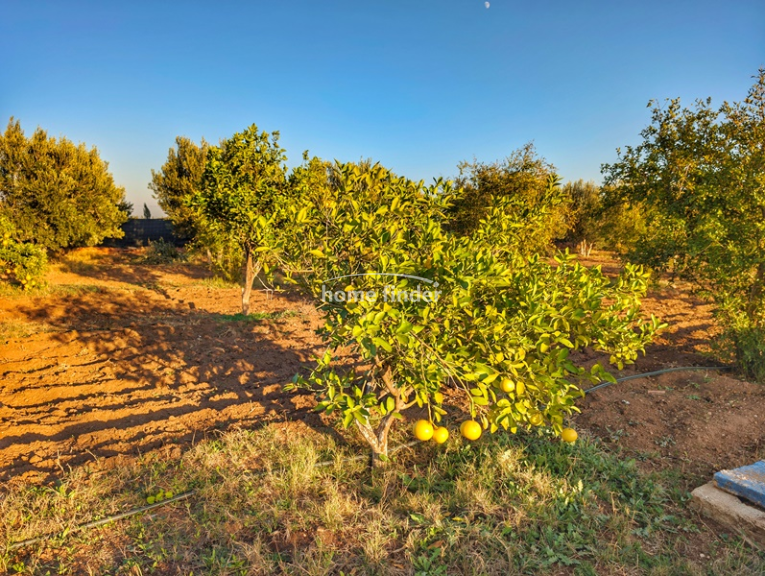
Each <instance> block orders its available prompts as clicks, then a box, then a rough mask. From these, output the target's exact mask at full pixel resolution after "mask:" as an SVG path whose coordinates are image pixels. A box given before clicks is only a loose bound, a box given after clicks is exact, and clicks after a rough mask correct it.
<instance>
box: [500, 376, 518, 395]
mask: <svg viewBox="0 0 765 576" xmlns="http://www.w3.org/2000/svg"><path fill="white" fill-rule="evenodd" d="M499 388H500V390H502V392H504V393H505V394H509V393H510V392H512V391H513V390H515V383H514V382H513V381H512V380H510V378H502V382H500V383H499Z"/></svg>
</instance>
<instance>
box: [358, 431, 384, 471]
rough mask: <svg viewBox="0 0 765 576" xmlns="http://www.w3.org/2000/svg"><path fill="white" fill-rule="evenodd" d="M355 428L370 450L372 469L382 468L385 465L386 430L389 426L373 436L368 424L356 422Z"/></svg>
mask: <svg viewBox="0 0 765 576" xmlns="http://www.w3.org/2000/svg"><path fill="white" fill-rule="evenodd" d="M356 427H357V428H358V429H359V432H361V435H362V436H363V437H364V440H366V441H367V444H369V447H370V448H372V467H373V468H382V467H383V466H385V464H386V463H387V457H388V430H389V429H390V426H382V428H381V430H380V432H379V434H375V430H374V428H372V426H371V425H370V424H368V423H367V424H362V423H361V422H359V421H358V420H356Z"/></svg>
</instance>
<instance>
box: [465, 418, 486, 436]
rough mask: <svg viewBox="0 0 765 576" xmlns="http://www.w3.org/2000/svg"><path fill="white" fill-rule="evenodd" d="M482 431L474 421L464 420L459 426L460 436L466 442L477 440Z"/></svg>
mask: <svg viewBox="0 0 765 576" xmlns="http://www.w3.org/2000/svg"><path fill="white" fill-rule="evenodd" d="M482 432H483V429H482V428H481V425H480V424H479V423H478V422H476V421H475V420H465V421H464V422H463V423H462V424H461V425H460V434H462V435H463V436H464V437H465V438H467V439H468V440H478V439H479V438H480V437H481V433H482Z"/></svg>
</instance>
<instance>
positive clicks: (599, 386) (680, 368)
mask: <svg viewBox="0 0 765 576" xmlns="http://www.w3.org/2000/svg"><path fill="white" fill-rule="evenodd" d="M730 369H731V367H730V366H681V367H679V368H665V369H664V370H656V371H655V372H645V373H644V374H632V375H631V376H622V377H621V378H617V379H616V382H626V381H627V380H634V379H635V378H650V377H651V376H658V375H659V374H666V373H667V372H680V371H681V370H730ZM616 382H603V383H602V384H598V385H597V386H593V387H592V388H587V390H585V391H584V393H585V394H589V393H590V392H595V390H600V389H601V388H605V387H606V386H611V384H616Z"/></svg>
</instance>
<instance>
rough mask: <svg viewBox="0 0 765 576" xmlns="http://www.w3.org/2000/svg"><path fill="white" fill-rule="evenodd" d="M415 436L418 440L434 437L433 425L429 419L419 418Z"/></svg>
mask: <svg viewBox="0 0 765 576" xmlns="http://www.w3.org/2000/svg"><path fill="white" fill-rule="evenodd" d="M414 436H415V438H417V440H421V441H422V442H427V441H428V440H430V439H431V438H433V425H432V424H431V423H430V422H428V421H427V420H417V422H416V423H415V425H414Z"/></svg>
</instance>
